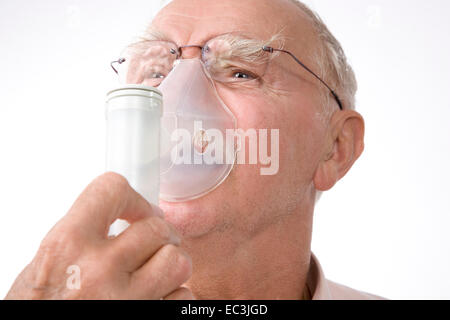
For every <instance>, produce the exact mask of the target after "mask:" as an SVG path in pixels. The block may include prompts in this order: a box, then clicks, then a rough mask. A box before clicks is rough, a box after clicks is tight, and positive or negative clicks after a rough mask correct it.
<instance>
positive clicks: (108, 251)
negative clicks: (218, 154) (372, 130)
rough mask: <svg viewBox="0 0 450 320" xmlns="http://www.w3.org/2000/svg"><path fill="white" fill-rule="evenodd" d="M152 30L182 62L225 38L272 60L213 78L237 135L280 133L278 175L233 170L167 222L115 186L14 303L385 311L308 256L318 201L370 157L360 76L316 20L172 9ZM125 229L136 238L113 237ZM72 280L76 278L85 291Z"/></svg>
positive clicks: (101, 182)
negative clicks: (181, 302) (266, 303)
mask: <svg viewBox="0 0 450 320" xmlns="http://www.w3.org/2000/svg"><path fill="white" fill-rule="evenodd" d="M150 29H151V31H149V35H148V37H152V39H147V40H144V41H150V40H158V41H167V42H170V43H172V44H174V45H176V46H178V48H182V50H179V51H180V57H178V58H179V59H181V60H185V59H199V60H202V59H203V60H204V56H203V55H204V54H205V52H206V51H207V50H204V48H205V43H209V42H210V41H211V39H216V40H217V39H218V38H219V39H222V40H223V39H228V40H227V41H229V42H230V41H234V42H233V44H230V43H229V42H226V41H225V43H226V44H227V46H228V47H227V46H225V49H227V48H228V49H229V47H230V46H232V45H234V44H236V43H239V45H240V46H241V47H242V46H245V45H248V46H249V48H250V51H251V53H250V54H253V55H255V56H256V57H264V59H266V60H264V59H263V60H264V62H261V64H258V66H260V67H261V66H264V72H263V73H261V74H257V73H252V72H247V71H246V70H242V69H239V70H237V69H230V70H231V71H230V72H231V76H230V78H231V79H232V81H229V82H227V81H222V82H221V81H220V79H216V78H215V77H214V76H213V77H212V78H214V80H217V81H215V89H216V90H217V94H218V96H220V98H221V99H222V101H223V102H224V103H225V104H226V106H227V107H228V108H229V110H230V111H231V112H232V114H233V115H234V116H235V118H236V119H237V123H238V126H239V128H242V129H243V130H247V129H249V128H257V129H259V128H267V129H271V128H276V129H279V170H277V174H272V175H261V174H260V167H261V164H258V165H250V164H247V165H237V166H234V168H233V170H232V171H231V173H230V174H229V176H228V177H227V178H226V179H225V180H224V181H223V183H221V184H220V186H218V187H217V188H215V189H214V190H212V191H210V192H208V193H206V194H204V195H203V196H201V197H198V198H196V199H192V200H188V201H184V202H170V201H161V203H160V208H161V209H160V208H159V207H157V206H155V205H150V204H149V203H148V202H146V201H145V200H144V199H143V198H142V197H141V196H140V195H139V194H137V193H136V192H135V191H134V190H133V189H132V188H131V187H130V186H129V184H128V183H127V181H126V180H125V179H124V178H123V177H121V176H120V175H117V174H114V173H106V174H104V175H102V176H100V177H99V178H97V179H95V180H94V181H93V182H92V183H91V184H90V185H89V186H88V187H87V188H86V189H85V190H84V191H83V193H82V194H81V195H80V196H79V198H78V199H77V200H76V202H75V203H74V205H73V206H72V208H71V209H70V211H69V212H68V213H67V215H66V216H65V217H63V218H62V219H61V220H60V221H59V222H58V223H57V224H56V226H55V227H54V228H53V229H52V230H51V231H50V232H49V233H48V235H47V236H46V237H45V239H44V240H43V241H42V243H41V246H40V248H39V250H38V252H37V254H36V256H35V258H34V259H33V260H32V262H31V263H30V264H29V265H28V266H27V267H26V268H25V269H24V270H23V271H22V273H21V274H20V275H19V276H18V278H17V280H16V281H15V283H14V284H13V286H12V288H11V290H10V291H9V293H8V295H7V298H10V299H22V298H33V299H53V298H56V299H71V298H81V299H97V298H99V299H103V298H112V299H161V298H163V299H191V298H196V299H374V298H377V297H376V296H372V295H369V294H366V293H361V292H358V291H356V290H353V289H350V288H348V287H345V286H341V285H338V284H335V283H333V282H331V281H328V280H326V279H325V278H324V274H323V272H322V270H321V267H320V264H319V262H318V261H317V259H316V258H315V256H314V255H313V254H312V253H311V250H310V244H311V232H312V222H313V212H314V206H315V202H316V199H317V198H318V196H319V194H320V192H322V191H326V190H329V189H331V188H332V187H333V186H334V185H335V184H336V182H337V181H338V180H340V179H341V178H342V177H343V176H344V175H345V174H346V173H347V172H348V171H349V169H350V168H351V167H352V165H353V163H354V162H355V161H356V160H357V159H358V157H359V156H360V155H361V153H362V151H363V148H364V121H363V118H362V117H361V115H360V114H358V113H357V112H356V111H354V108H355V105H354V104H355V92H356V80H355V77H354V74H353V71H352V69H351V67H350V66H349V65H348V64H347V60H346V57H345V55H344V52H343V50H342V48H341V47H340V44H339V43H338V41H337V40H336V39H335V38H334V37H333V35H332V34H331V33H330V32H329V30H328V29H327V27H326V26H325V25H324V24H323V22H322V21H321V20H320V18H318V17H317V16H316V15H315V14H314V13H313V12H312V11H311V10H309V9H308V8H307V7H306V6H305V5H304V4H302V3H300V2H297V1H295V0H222V1H209V0H174V1H172V2H171V3H170V4H169V5H167V6H166V7H165V8H163V9H162V10H161V11H160V12H159V14H158V15H157V16H156V17H155V19H154V20H153V22H152V25H151V28H150ZM244 35H245V36H244ZM155 37H156V38H158V39H155ZM230 39H231V40H230ZM236 39H237V40H236ZM239 40H245V41H240V42H239ZM255 44H256V48H255ZM258 44H261V45H259V46H258ZM212 47H213V46H211V48H212ZM199 49H201V50H199ZM222 49H223V48H222ZM241 49H242V48H241ZM281 49H282V50H281ZM208 50H209V47H208ZM241 51H242V52H243V53H242V52H241V53H242V54H245V52H246V50H241ZM247 51H249V50H247ZM174 52H175V50H173V51H172V53H174ZM247 54H248V52H247ZM251 61H254V60H251ZM203 63H204V64H205V65H207V64H208V63H206V62H205V61H203ZM210 71H211V70H210ZM164 76H165V75H164V74H163V75H161V77H164ZM156 78H159V75H158V77H156ZM117 218H122V219H126V220H128V222H130V224H131V225H130V227H129V228H128V229H126V230H125V231H124V232H123V233H122V234H120V235H119V236H118V237H114V238H111V237H108V228H109V226H110V225H111V223H112V222H113V221H114V220H116V219H117ZM69 266H77V267H78V268H79V270H78V271H79V272H80V283H79V285H78V286H75V287H76V288H73V286H72V287H71V286H68V277H69V274H68V273H67V271H68V267H69Z"/></svg>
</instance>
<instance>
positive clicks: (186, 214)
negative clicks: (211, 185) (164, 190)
mask: <svg viewBox="0 0 450 320" xmlns="http://www.w3.org/2000/svg"><path fill="white" fill-rule="evenodd" d="M159 207H160V208H161V209H162V210H163V211H164V216H165V219H166V221H168V222H169V223H171V224H172V225H173V226H174V227H175V228H176V229H177V231H178V232H179V233H180V234H181V235H182V236H183V237H185V238H197V237H201V236H203V235H205V234H206V233H208V232H210V231H211V230H212V229H213V228H214V227H215V226H216V223H217V220H218V219H217V218H218V217H217V216H216V215H217V214H218V212H217V211H216V210H214V209H212V208H211V207H210V206H208V205H206V204H204V203H202V201H199V200H193V201H187V202H167V201H164V200H160V201H159ZM211 209H212V210H211Z"/></svg>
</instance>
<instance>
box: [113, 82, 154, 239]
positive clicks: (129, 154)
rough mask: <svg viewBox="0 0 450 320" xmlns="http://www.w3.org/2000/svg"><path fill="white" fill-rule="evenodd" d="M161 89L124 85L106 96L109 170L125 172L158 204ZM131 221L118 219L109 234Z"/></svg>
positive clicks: (144, 194) (127, 177)
mask: <svg viewBox="0 0 450 320" xmlns="http://www.w3.org/2000/svg"><path fill="white" fill-rule="evenodd" d="M162 112H163V110H162V93H161V92H160V91H159V90H158V89H156V88H153V87H148V86H143V85H125V86H122V87H119V88H117V89H114V90H111V91H110V92H108V94H107V96H106V171H112V172H116V173H118V174H120V175H122V176H124V177H125V178H126V179H127V180H128V183H129V184H130V186H131V187H132V188H133V189H134V190H136V191H137V192H138V193H139V194H140V195H141V196H142V197H144V198H145V199H146V200H147V201H148V202H150V203H153V204H156V205H158V204H159V175H160V169H159V157H160V123H161V116H162ZM127 226H128V223H126V222H125V221H123V220H116V221H115V222H114V223H113V224H112V225H111V227H110V231H109V234H110V235H118V234H119V233H120V232H122V231H123V230H124V229H125V228H126V227H127Z"/></svg>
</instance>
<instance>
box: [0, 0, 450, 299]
mask: <svg viewBox="0 0 450 320" xmlns="http://www.w3.org/2000/svg"><path fill="white" fill-rule="evenodd" d="M160 3H161V2H160V1H159V0H158V1H156V0H152V1H150V0H142V1H111V0H109V1H106V0H96V1H83V2H82V1H76V0H70V1H69V0H59V1H56V0H55V1H50V0H46V1H43V0H41V1H31V0H30V1H24V0H20V1H12V0H9V1H1V2H0V46H1V49H2V50H1V55H0V103H1V104H0V213H1V219H2V221H1V231H2V232H1V233H0V252H1V258H0V259H1V268H0V296H4V295H5V294H6V293H7V290H8V288H9V287H10V285H11V284H12V282H13V280H14V278H15V277H16V276H17V274H18V273H19V272H20V271H21V270H22V268H23V267H24V266H25V265H26V264H27V263H28V262H29V261H30V260H31V258H32V257H33V255H34V253H35V251H36V249H37V247H38V245H39V242H40V240H41V239H42V238H43V237H44V235H45V234H46V233H47V231H48V230H49V229H50V228H51V227H52V226H53V225H54V223H55V222H56V221H57V220H58V219H60V218H61V217H62V216H63V215H64V214H65V212H66V211H67V210H68V209H69V207H70V205H71V204H72V203H73V201H74V200H75V198H76V197H77V196H78V194H79V193H80V192H81V191H82V189H83V188H84V187H85V186H86V185H87V184H88V183H89V182H90V181H91V180H92V179H93V178H94V177H96V176H97V175H99V174H100V173H102V171H103V169H104V151H105V150H104V138H105V136H104V95H105V93H106V91H107V89H109V88H110V87H111V86H113V85H114V84H115V81H113V79H114V77H113V73H112V71H111V69H110V67H109V61H111V60H113V59H115V58H116V57H117V55H118V54H119V52H120V50H121V48H122V47H123V46H124V45H125V44H126V43H128V42H129V41H130V40H132V37H133V36H135V35H137V34H138V33H139V32H140V31H142V30H143V29H144V28H145V26H146V25H147V23H148V22H149V21H150V19H151V17H152V16H153V15H154V14H155V12H156V9H157V7H158V6H159V5H160ZM308 3H309V4H311V5H312V6H313V8H314V9H316V10H317V11H318V12H319V13H320V14H321V16H322V17H323V19H324V20H325V22H326V23H327V24H328V26H329V27H330V29H331V30H332V31H333V32H334V33H335V35H336V36H337V38H338V39H339V40H341V42H342V45H343V47H344V49H345V50H346V52H347V55H348V56H349V59H350V61H351V63H352V65H353V67H354V69H355V71H356V74H357V77H358V80H359V86H360V90H359V93H358V97H357V98H358V109H359V111H360V112H361V113H362V114H363V115H364V117H365V119H366V125H367V137H366V145H367V146H366V151H365V153H364V155H363V156H362V158H361V159H360V161H358V163H357V164H356V166H355V167H354V168H353V170H352V171H351V172H350V173H349V175H348V176H347V177H346V178H345V179H344V180H343V181H342V182H340V183H339V185H338V186H337V187H336V188H335V189H333V190H332V191H330V192H329V193H326V194H325V195H324V196H323V198H322V200H321V201H320V203H319V205H318V207H317V210H316V219H315V225H314V240H313V251H314V252H315V253H316V255H317V256H318V257H319V260H320V261H321V263H322V266H323V268H324V271H325V274H326V276H327V277H328V278H330V279H332V280H335V281H337V282H341V283H344V284H346V285H348V286H351V287H355V288H357V289H360V290H364V291H368V292H372V293H376V294H378V295H382V296H385V297H387V298H391V299H399V298H401V299H420V298H425V299H450V272H449V271H450V232H449V227H450V217H449V213H450V200H449V198H450V192H449V191H450V187H449V183H448V182H449V180H450V168H449V167H450V151H449V150H450V125H449V124H450V120H449V119H450V89H449V84H450V61H449V57H450V44H449V40H448V39H449V36H448V32H449V30H450V20H449V19H448V16H449V14H450V2H448V1H446V0H440V1H439V0H433V1H431V0H430V1H412V0H396V1H387V0H371V1H363V0H341V1H336V0H316V1H308Z"/></svg>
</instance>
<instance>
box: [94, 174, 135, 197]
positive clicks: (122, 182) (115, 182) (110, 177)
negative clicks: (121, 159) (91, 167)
mask: <svg viewBox="0 0 450 320" xmlns="http://www.w3.org/2000/svg"><path fill="white" fill-rule="evenodd" d="M94 184H99V185H106V186H108V189H111V188H114V189H116V190H117V191H118V192H123V191H125V190H127V189H128V188H129V184H128V181H127V179H125V177H123V176H122V175H120V174H118V173H115V172H106V173H104V174H102V175H101V176H99V177H98V178H97V179H95V180H94Z"/></svg>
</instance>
